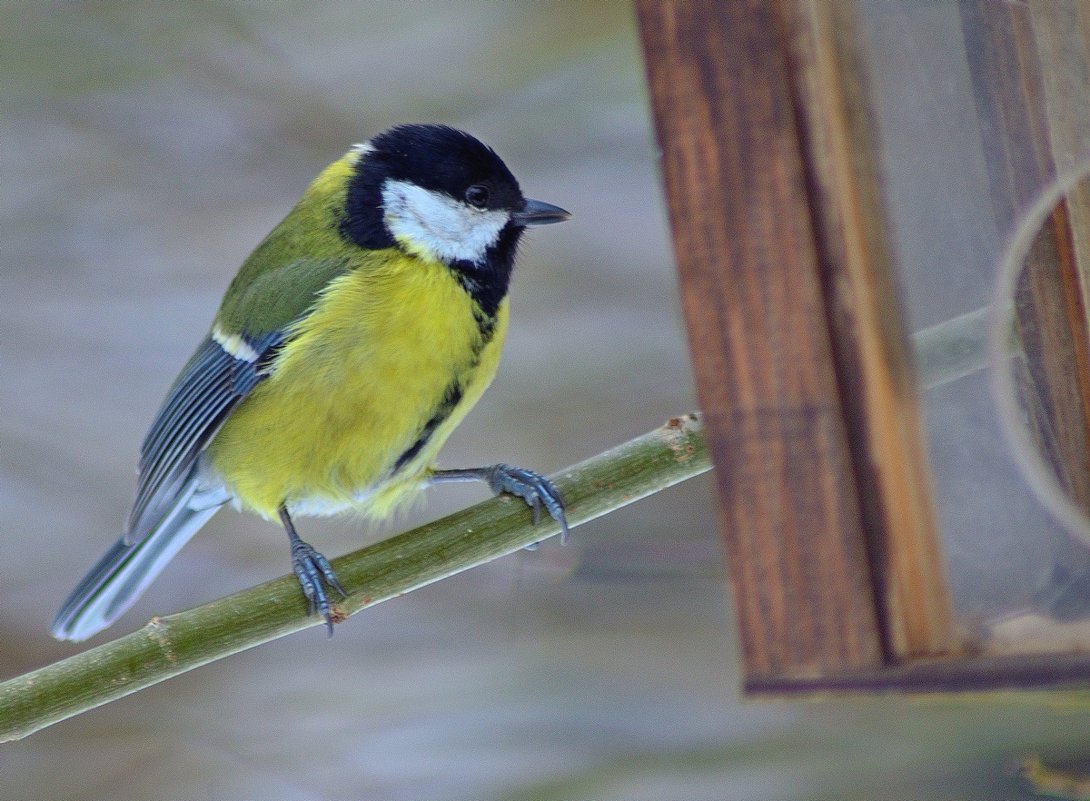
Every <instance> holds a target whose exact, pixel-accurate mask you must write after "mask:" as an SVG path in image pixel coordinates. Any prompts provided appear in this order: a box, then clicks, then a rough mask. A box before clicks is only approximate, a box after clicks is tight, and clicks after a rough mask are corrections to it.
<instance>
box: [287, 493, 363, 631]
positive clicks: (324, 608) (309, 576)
mask: <svg viewBox="0 0 1090 801" xmlns="http://www.w3.org/2000/svg"><path fill="white" fill-rule="evenodd" d="M280 520H281V522H283V524H284V528H285V529H286V530H287V532H288V542H290V543H291V567H292V570H294V571H295V577H296V578H297V579H299V586H301V587H302V588H303V595H305V596H306V597H307V601H308V602H309V603H310V613H311V614H312V615H313V614H314V613H315V612H318V613H320V614H321V616H322V617H323V618H325V625H326V629H328V631H329V636H330V637H332V636H333V613H332V611H331V609H330V607H329V598H327V597H326V594H325V588H324V587H323V586H322V579H325V583H326V584H328V585H329V586H330V587H332V588H333V589H335V590H336V591H337V592H339V593H340V594H341V595H342V596H345V597H347V595H348V593H346V592H345V591H344V588H343V587H341V583H340V582H339V581H337V574H336V573H334V572H333V568H332V567H331V566H330V564H329V560H328V559H326V558H325V557H324V556H322V555H321V554H320V553H318V552H317V551H316V550H314V548H312V547H311V546H310V544H309V543H306V542H303V540H302V539H300V538H299V535H298V534H297V533H296V531H295V524H294V523H292V522H291V516H290V515H288V510H287V507H285V506H281V507H280Z"/></svg>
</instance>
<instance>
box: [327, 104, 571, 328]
mask: <svg viewBox="0 0 1090 801" xmlns="http://www.w3.org/2000/svg"><path fill="white" fill-rule="evenodd" d="M354 151H355V152H356V153H357V154H358V156H357V162H356V169H355V173H354V175H353V176H352V178H351V180H350V182H349V186H348V196H347V198H346V205H345V216H344V219H343V221H342V223H341V232H342V235H343V236H345V237H346V238H347V239H349V240H350V241H352V242H353V243H355V244H356V245H358V246H360V247H363V248H369V249H379V248H390V247H398V248H401V249H402V250H404V251H405V252H406V253H410V254H413V255H416V256H419V257H422V258H427V259H434V260H438V261H441V262H443V263H444V264H446V265H447V266H449V267H450V268H451V269H452V270H454V272H455V274H456V275H458V277H459V279H460V280H461V281H462V283H463V285H464V286H465V287H466V289H467V290H469V291H470V292H471V293H472V294H473V295H474V297H475V298H476V299H477V300H478V302H479V303H480V304H481V306H482V308H483V309H486V311H487V309H488V308H491V309H492V311H493V312H494V310H495V307H496V306H497V305H498V304H499V302H500V300H502V299H503V296H504V295H505V294H506V292H507V285H508V281H509V279H510V274H511V267H512V264H513V262H514V258H515V251H516V249H517V247H518V240H519V237H520V236H521V234H522V231H523V229H524V228H525V227H526V226H527V225H536V224H543V223H547V222H559V221H560V220H562V219H567V216H568V215H567V212H564V211H563V210H562V209H559V208H557V207H555V206H550V205H549V204H546V203H541V202H540V201H534V200H526V199H525V198H524V197H523V196H522V191H521V190H520V189H519V185H518V181H516V180H515V176H513V175H512V174H511V171H510V170H509V169H507V165H506V164H504V163H503V160H502V159H501V158H500V157H499V156H497V155H496V153H495V151H493V150H492V149H491V148H489V147H487V146H485V145H484V144H482V143H481V142H479V141H478V140H477V139H475V138H474V137H472V136H470V135H469V134H467V133H463V132H462V131H459V130H456V129H454V128H450V127H447V126H445V125H400V126H398V127H396V128H391V129H390V130H389V131H386V132H385V133H383V134H380V135H379V136H376V137H375V138H374V139H372V140H371V141H369V142H367V143H365V144H362V145H357V146H356V147H355V148H354Z"/></svg>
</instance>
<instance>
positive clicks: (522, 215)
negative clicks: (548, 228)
mask: <svg viewBox="0 0 1090 801" xmlns="http://www.w3.org/2000/svg"><path fill="white" fill-rule="evenodd" d="M570 218H571V214H569V213H568V212H566V211H564V209H562V208H560V207H559V206H554V205H553V204H552V203H545V202H543V201H541V200H530V199H527V200H526V205H525V206H524V207H523V209H522V211H516V212H515V213H514V214H512V215H511V221H512V222H514V223H515V225H549V224H550V223H558V222H564V220H567V219H570Z"/></svg>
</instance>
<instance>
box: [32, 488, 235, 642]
mask: <svg viewBox="0 0 1090 801" xmlns="http://www.w3.org/2000/svg"><path fill="white" fill-rule="evenodd" d="M202 495H203V497H202V498H201V499H200V502H199V503H196V502H195V501H196V499H195V498H194V497H193V496H192V493H182V498H181V499H179V500H180V502H179V503H178V505H177V506H175V507H174V508H173V509H172V510H171V511H170V513H169V514H168V515H167V516H166V517H165V518H164V519H163V521H162V522H161V523H160V524H159V525H158V526H157V527H156V528H155V529H153V530H152V531H151V532H150V533H148V535H147V536H145V537H143V538H141V539H140V540H139V541H137V542H133V543H128V542H126V541H125V537H122V538H121V539H119V540H118V541H117V542H116V543H114V546H113V547H112V548H110V550H108V551H107V552H106V553H105V554H104V555H103V556H102V558H101V559H99V560H98V564H96V565H95V566H94V567H93V568H91V570H90V572H88V574H87V575H86V576H84V577H83V580H82V581H81V582H80V583H79V585H78V586H77V587H76V589H75V590H73V591H72V594H71V595H70V596H68V600H67V601H65V602H64V605H63V606H62V607H61V610H60V611H59V612H57V616H56V617H55V618H54V619H53V636H54V637H56V638H57V639H58V640H73V641H79V640H86V639H87V638H88V637H90V636H92V635H93V634H96V633H98V632H100V631H102V629H104V628H106V627H107V626H109V625H110V624H111V623H113V622H114V621H115V620H117V619H118V618H119V617H121V615H122V614H124V613H125V611H126V610H127V609H128V608H129V607H130V606H132V605H133V604H134V603H136V599H137V598H139V597H140V595H141V593H143V592H144V590H145V589H147V587H148V585H149V584H151V582H152V581H153V580H154V579H155V577H156V576H158V575H159V573H161V572H162V570H163V568H164V567H166V565H167V562H169V561H170V560H171V559H172V558H173V557H174V555H175V554H176V553H178V551H179V550H181V548H182V546H183V545H185V544H186V543H187V542H189V539H190V538H191V537H192V536H193V535H194V534H196V533H197V531H198V530H199V529H200V527H201V526H203V525H204V524H205V522H207V520H208V518H210V517H211V516H212V515H214V514H215V513H216V512H217V511H219V508H220V507H221V506H222V505H223V504H224V503H225V502H226V501H227V498H225V497H222V498H221V497H217V498H215V499H210V498H209V497H208V494H202ZM193 507H197V508H193Z"/></svg>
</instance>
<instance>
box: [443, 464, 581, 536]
mask: <svg viewBox="0 0 1090 801" xmlns="http://www.w3.org/2000/svg"><path fill="white" fill-rule="evenodd" d="M428 480H429V481H430V482H431V483H432V484H446V483H448V482H455V481H483V482H484V483H486V484H487V485H488V486H489V487H491V488H492V491H493V492H494V493H496V494H497V495H499V494H500V493H503V492H506V493H508V494H509V495H516V496H518V497H519V498H522V499H523V500H524V501H526V503H527V504H528V505H529V507H530V508H531V509H532V510H533V515H534V525H537V523H538V521H539V520H540V519H541V507H542V506H544V507H545V511H547V512H548V513H549V516H550V517H552V518H553V520H555V521H556V522H557V523H559V524H560V543H561V544H562V545H567V543H568V519H567V517H565V515H564V500H563V498H561V497H560V493H559V492H558V491H557V489H556V487H555V486H553V482H551V481H549V479H547V478H545V476H542V475H539V474H538V473H535V472H534V471H533V470H526V469H524V468H521V467H512V466H511V465H507V464H494V465H489V466H488V467H468V468H463V469H461V470H433V471H432V472H431V475H430V476H429V479H428Z"/></svg>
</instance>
